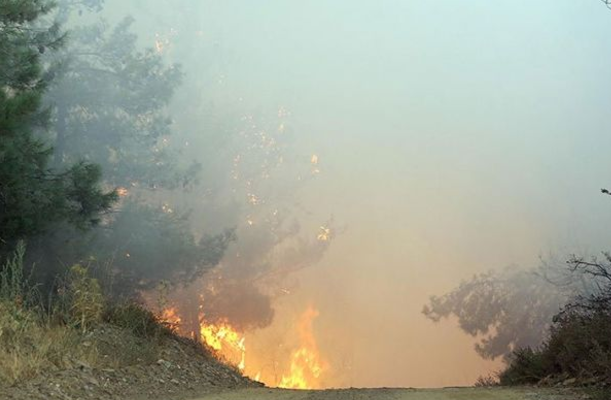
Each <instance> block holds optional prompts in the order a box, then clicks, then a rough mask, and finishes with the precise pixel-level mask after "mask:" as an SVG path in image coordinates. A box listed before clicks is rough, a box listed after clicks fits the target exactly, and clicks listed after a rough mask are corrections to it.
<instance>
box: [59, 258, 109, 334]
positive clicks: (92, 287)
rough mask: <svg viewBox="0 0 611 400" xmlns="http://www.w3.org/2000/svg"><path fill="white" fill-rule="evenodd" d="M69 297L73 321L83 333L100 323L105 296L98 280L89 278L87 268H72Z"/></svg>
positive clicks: (78, 265)
mask: <svg viewBox="0 0 611 400" xmlns="http://www.w3.org/2000/svg"><path fill="white" fill-rule="evenodd" d="M67 296H68V301H69V304H70V316H71V320H72V321H73V323H74V324H75V325H76V326H78V327H79V328H80V329H81V330H82V331H83V332H85V331H87V330H88V329H90V328H91V327H93V326H95V325H97V324H99V323H100V321H101V320H102V313H103V311H104V303H105V302H104V295H103V294H102V289H101V288H100V284H99V283H98V281H97V279H94V278H91V277H90V276H89V273H88V270H87V268H86V267H84V266H82V265H80V264H76V265H74V266H72V268H70V275H69V280H68V292H67Z"/></svg>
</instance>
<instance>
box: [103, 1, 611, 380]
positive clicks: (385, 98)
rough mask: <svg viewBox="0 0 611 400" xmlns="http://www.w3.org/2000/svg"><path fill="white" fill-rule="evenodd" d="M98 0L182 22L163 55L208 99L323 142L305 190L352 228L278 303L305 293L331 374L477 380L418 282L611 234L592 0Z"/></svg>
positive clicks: (289, 309) (146, 26)
mask: <svg viewBox="0 0 611 400" xmlns="http://www.w3.org/2000/svg"><path fill="white" fill-rule="evenodd" d="M109 4H110V5H111V6H112V11H113V13H116V14H121V13H124V12H127V11H128V12H131V13H132V14H133V15H134V16H135V17H136V19H137V20H138V24H140V25H138V24H137V25H136V26H140V27H141V28H140V29H141V35H142V36H143V40H145V41H146V40H148V39H147V37H148V38H153V37H154V34H155V33H162V34H167V33H168V32H170V31H171V29H174V30H175V31H176V32H177V34H176V37H177V40H183V41H184V40H187V39H186V38H187V37H189V38H191V39H188V40H192V41H193V42H189V41H188V40H187V44H186V45H185V44H184V43H183V44H182V45H181V46H182V47H181V48H182V52H183V53H184V52H188V51H189V49H192V54H191V56H190V57H189V58H188V59H184V60H181V59H177V60H176V61H178V62H183V64H184V66H185V70H186V72H187V79H186V83H185V85H187V86H188V85H189V84H190V83H189V81H190V80H191V79H192V80H197V79H199V78H201V76H200V75H206V76H207V78H206V79H207V82H209V83H210V84H209V86H207V87H206V91H207V95H206V96H207V98H208V99H210V98H214V99H216V100H215V101H217V102H218V103H219V104H224V105H231V103H232V102H234V101H235V102H237V101H238V99H242V100H241V101H243V102H245V103H247V104H250V105H251V106H253V107H261V108H263V109H278V108H279V107H284V108H286V109H288V110H290V111H291V114H292V124H293V129H294V131H295V132H296V134H297V137H298V147H299V148H300V149H303V150H302V151H303V156H304V157H305V159H307V158H308V157H309V156H310V155H311V154H317V155H318V156H319V159H320V169H321V174H320V175H319V177H318V178H317V180H316V181H315V182H312V183H311V184H309V185H308V186H307V187H306V188H305V189H304V190H303V193H302V194H300V195H301V196H302V202H303V203H304V204H307V208H308V209H310V210H312V211H313V213H314V215H322V214H326V215H331V214H332V215H333V216H334V218H335V221H336V222H337V223H338V224H339V225H341V226H345V227H346V229H345V231H344V232H343V233H342V234H341V235H339V236H338V237H337V238H336V240H335V242H334V243H333V245H332V246H331V249H330V251H329V253H328V254H327V256H326V257H325V259H324V260H323V261H322V262H321V263H320V264H319V265H316V266H315V267H314V268H312V269H310V270H307V271H305V272H304V273H303V274H302V276H300V288H299V290H298V291H297V293H295V295H294V296H293V297H290V298H286V299H285V300H284V301H283V302H281V303H279V304H278V314H279V317H278V318H279V321H280V320H282V318H285V319H287V320H290V318H291V315H295V314H296V313H298V312H300V311H301V310H302V309H305V307H306V306H307V304H308V303H312V304H315V305H316V307H317V308H318V309H319V310H320V318H319V325H318V326H317V333H318V336H319V341H320V345H321V348H322V349H323V350H324V351H326V352H327V353H328V354H330V357H335V356H334V355H333V353H334V352H340V351H341V352H343V354H342V355H341V356H337V358H338V359H339V358H341V357H347V358H349V359H350V360H351V361H350V363H351V365H353V367H352V369H351V370H350V371H347V370H346V371H337V370H336V371H335V372H334V373H335V374H337V375H338V376H339V375H342V374H343V375H344V376H343V377H341V382H343V383H344V384H346V382H348V383H349V384H352V385H356V386H378V385H386V386H440V385H456V384H470V383H472V382H473V381H474V379H475V378H476V377H477V376H478V375H479V374H480V373H481V372H482V371H485V370H486V368H489V365H488V364H486V363H484V362H483V361H480V360H479V359H478V358H477V356H476V355H475V353H474V351H473V350H472V343H473V340H472V339H471V338H467V337H465V336H464V335H463V334H462V333H460V332H459V331H458V330H457V329H456V328H455V327H454V325H453V324H452V323H442V324H438V325H435V324H433V323H431V322H430V321H428V320H426V319H425V318H424V317H423V316H422V315H421V314H420V310H421V308H422V305H423V304H424V303H425V302H426V301H427V298H428V296H429V295H431V294H440V293H443V292H444V291H446V290H449V289H451V288H452V287H453V286H454V285H456V284H457V283H458V282H459V281H460V279H466V278H469V277H470V276H471V275H472V274H473V273H476V272H480V271H484V270H487V269H489V268H498V267H503V266H506V265H511V264H518V265H522V266H533V265H536V264H537V262H538V256H539V255H542V254H543V255H544V254H547V253H549V252H553V253H556V254H565V253H567V252H570V251H575V250H578V251H590V252H597V251H600V250H606V249H610V248H611V246H609V244H610V242H609V239H610V231H609V222H610V221H611V198H607V197H605V196H603V195H600V194H599V193H598V192H599V189H600V188H601V187H605V186H606V185H609V186H611V180H610V176H609V172H610V171H611V157H609V149H611V134H610V132H611V116H610V110H611V74H609V71H610V70H611V10H607V9H606V8H605V6H604V5H603V4H602V3H601V2H600V1H597V0H588V1H574V0H541V1H536V2H535V1H526V0H512V1H496V2H491V1H485V0H469V1H458V0H447V1H436V2H433V1H425V0H419V1H416V0H401V1H400V0H395V1H392V0H383V1H373V0H371V1H364V0H350V1H348V0H334V1H322V0H318V1H290V0H266V1H263V0H261V1H254V0H253V1H246V0H239V1H238V0H233V1H232V0H218V1H208V0H201V1H200V0H197V1H196V0H190V1H188V0H181V1H168V0H166V1H162V0H155V1H151V2H149V1H146V2H144V1H140V2H138V1H134V2H133V3H132V4H130V6H125V5H124V4H125V2H124V1H119V0H113V1H110V3H109ZM115 4H116V5H115ZM153 4H154V5H155V6H152V5H153ZM176 10H183V11H184V10H188V11H186V12H184V13H183V14H181V15H178V14H177V12H176ZM182 18H185V19H188V21H187V20H182ZM185 26H189V29H192V27H193V26H196V27H197V32H195V31H194V32H184V30H182V31H181V29H185V28H184V27H185ZM151 40H152V39H151ZM312 223H316V224H318V223H320V222H319V220H316V221H312ZM345 337H349V339H345ZM340 369H341V368H340ZM346 376H348V378H346ZM334 379H335V378H329V382H328V383H329V384H330V385H334V384H337V382H340V378H337V379H335V380H334Z"/></svg>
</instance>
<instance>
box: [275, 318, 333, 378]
mask: <svg viewBox="0 0 611 400" xmlns="http://www.w3.org/2000/svg"><path fill="white" fill-rule="evenodd" d="M318 314H319V313H318V311H317V310H315V309H314V308H312V307H309V308H308V309H307V310H306V311H305V313H304V314H303V315H302V316H301V319H300V321H299V335H300V337H301V347H300V348H299V349H297V350H295V351H293V353H292V354H291V367H290V374H289V375H283V376H282V380H281V381H280V384H279V385H278V387H281V388H286V389H316V388H317V387H318V385H319V380H320V377H321V375H322V373H323V372H324V370H325V369H327V363H326V362H325V361H324V360H323V359H322V358H321V356H320V354H319V351H318V345H317V344H316V339H315V338H314V332H313V330H312V324H313V322H314V319H315V318H316V317H318Z"/></svg>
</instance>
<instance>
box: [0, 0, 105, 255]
mask: <svg viewBox="0 0 611 400" xmlns="http://www.w3.org/2000/svg"><path fill="white" fill-rule="evenodd" d="M52 7H53V5H52V3H50V2H48V1H46V0H3V1H2V2H1V3H0V255H1V254H2V253H3V252H5V251H8V250H10V249H11V248H12V246H13V245H14V244H15V243H16V242H17V241H18V240H20V239H26V240H27V239H29V238H32V237H36V236H37V235H40V234H42V233H44V232H46V231H48V230H49V229H50V227H51V226H53V225H54V224H57V223H61V222H68V223H70V224H72V225H74V226H77V227H79V228H83V229H86V228H88V227H91V226H93V225H96V224H97V223H98V222H99V220H100V216H101V213H103V212H104V211H106V210H108V209H109V208H110V206H111V205H112V203H113V202H114V201H115V199H116V194H115V192H114V191H111V192H105V191H103V190H102V189H101V188H100V179H101V170H100V167H99V166H97V165H95V164H91V163H87V162H83V161H78V162H75V163H73V164H72V165H70V166H68V167H66V168H64V169H63V170H60V171H58V170H53V169H51V168H50V160H51V157H52V148H51V147H50V146H49V145H48V144H47V143H46V142H45V141H44V139H43V138H41V136H44V135H39V134H38V133H39V132H43V133H44V130H45V128H46V125H47V123H48V113H47V112H46V111H45V110H44V109H42V107H41V99H42V96H43V94H44V92H45V90H46V88H47V86H48V83H49V82H50V80H51V78H52V76H51V75H52V74H51V73H50V71H51V69H49V68H45V66H44V65H43V62H42V60H41V56H42V54H43V53H45V52H47V51H56V50H57V49H58V48H59V47H60V46H61V45H62V43H63V41H64V40H63V39H64V36H63V35H62V34H61V32H60V28H59V26H58V25H57V24H49V23H47V22H46V21H45V17H46V16H47V15H48V14H49V12H50V11H51V10H52Z"/></svg>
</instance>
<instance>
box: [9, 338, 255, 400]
mask: <svg viewBox="0 0 611 400" xmlns="http://www.w3.org/2000/svg"><path fill="white" fill-rule="evenodd" d="M106 336H107V337H109V338H111V339H112V338H114V339H117V336H116V335H113V332H110V333H108V332H107V333H106ZM108 344H109V345H112V343H108ZM121 346H122V344H120V343H116V350H115V351H121V350H123V351H127V350H126V349H121ZM107 350H109V349H107ZM70 364H71V367H70V368H66V369H62V370H52V369H51V370H50V371H48V372H45V373H42V374H41V375H39V376H37V377H35V378H33V379H31V380H28V381H26V382H22V383H19V384H17V385H15V386H12V387H0V399H2V400H4V399H14V400H37V399H40V400H42V399H45V400H46V399H62V400H77V399H100V400H111V399H112V400H115V399H116V400H118V399H130V400H138V399H148V400H152V399H184V398H194V397H197V396H201V395H204V394H207V393H208V394H210V393H217V392H219V391H221V390H228V389H233V390H238V389H243V388H248V387H258V386H261V384H259V383H257V382H253V381H251V380H249V379H247V378H245V377H243V376H241V375H240V374H239V372H238V371H236V370H235V369H233V368H231V367H229V366H226V365H224V364H222V363H220V362H219V361H217V360H216V359H215V358H214V357H212V356H211V355H210V354H209V353H208V351H206V350H205V349H204V348H202V347H201V346H200V345H198V344H196V343H195V342H193V341H191V340H188V339H184V338H180V337H176V336H170V337H166V338H163V340H162V342H161V343H160V345H159V349H158V351H156V352H155V359H154V360H149V361H148V362H139V363H134V364H133V365H130V366H123V367H120V368H111V367H99V366H97V367H92V366H91V365H89V364H88V363H86V362H84V361H79V360H73V361H72V362H71V363H70Z"/></svg>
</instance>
